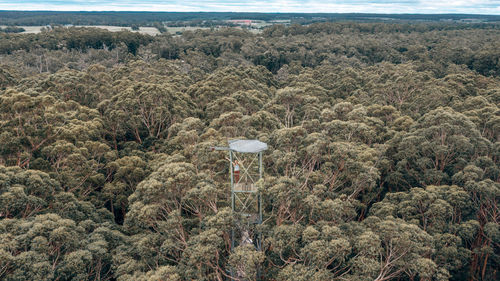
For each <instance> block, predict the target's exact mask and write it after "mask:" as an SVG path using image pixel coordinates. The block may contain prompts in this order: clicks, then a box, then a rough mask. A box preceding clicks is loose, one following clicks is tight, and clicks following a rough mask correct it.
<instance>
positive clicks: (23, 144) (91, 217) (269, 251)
mask: <svg viewBox="0 0 500 281" xmlns="http://www.w3.org/2000/svg"><path fill="white" fill-rule="evenodd" d="M7 19H8V18H7ZM155 20H156V19H155ZM13 24H20V23H19V22H13ZM499 107H500V30H499V26H498V25H496V24H450V23H446V24H445V23H436V22H433V23H420V24H417V23H354V22H340V23H314V24H310V25H297V24H294V25H290V26H284V25H273V26H271V27H268V28H266V29H265V30H263V32H262V33H258V34H255V33H251V32H249V31H247V30H244V29H241V28H219V29H213V30H196V31H186V32H183V34H182V35H171V34H168V33H164V34H162V35H157V36H149V35H141V34H138V33H133V32H129V31H120V32H109V31H106V30H102V29H98V28H81V27H55V28H53V29H46V30H44V31H43V32H41V33H39V34H12V33H6V32H0V144H1V145H0V279H1V280H119V281H121V280H358V281H364V280H367V281H368V280H378V281H382V280H408V281H410V280H422V281H425V280H427V281H431V280H440V281H441V280H469V281H475V280H498V278H499V272H498V269H499V268H500V252H499V246H500V230H499V214H500V211H499V204H498V203H499V197H500V165H499V164H500V110H499ZM230 139H258V140H260V141H262V142H266V143H267V144H268V146H269V149H268V150H266V151H265V152H264V154H263V155H264V156H263V165H264V179H263V181H261V182H259V186H260V187H259V191H260V193H261V195H262V199H263V223H262V224H261V225H258V226H256V227H255V229H254V231H255V233H259V235H260V237H261V240H260V241H261V242H262V243H261V245H259V246H260V247H255V246H254V245H253V244H252V243H246V244H244V243H242V244H241V245H239V246H237V247H231V233H232V230H234V229H237V228H238V227H239V223H240V222H241V221H242V220H244V218H241V217H239V216H238V214H237V213H233V212H232V211H231V200H230V176H229V170H230V163H229V162H228V161H227V159H226V157H227V152H226V151H212V150H211V149H210V148H211V147H213V146H226V145H227V143H228V140H230ZM256 235H257V234H256ZM231 272H233V274H232V275H231ZM234 272H237V273H236V274H234ZM231 276H232V277H231Z"/></svg>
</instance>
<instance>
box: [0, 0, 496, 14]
mask: <svg viewBox="0 0 500 281" xmlns="http://www.w3.org/2000/svg"><path fill="white" fill-rule="evenodd" d="M0 10H45V11H47V10H51V11H155V12H158V11H165V12H198V11H207V12H264V13H266V12H268V13H271V12H272V13H276V12H279V13H318V12H321V13H384V14H391V13H398V14H400V13H404V14H412V13H420V14H444V13H461V14H490V15H500V0H448V1H446V0H445V1H442V0H375V1H366V0H350V1H349V0H333V1H332V0H302V1H300V0H267V1H264V0H249V1H241V0H197V1H191V0H167V1H166V0H142V1H137V0H134V1H132V0H121V1H109V0H101V1H97V0H46V1H43V0H42V1H33V0H0Z"/></svg>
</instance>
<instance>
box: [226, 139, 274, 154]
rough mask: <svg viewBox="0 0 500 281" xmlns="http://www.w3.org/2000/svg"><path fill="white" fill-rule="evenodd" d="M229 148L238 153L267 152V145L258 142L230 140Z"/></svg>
mask: <svg viewBox="0 0 500 281" xmlns="http://www.w3.org/2000/svg"><path fill="white" fill-rule="evenodd" d="M229 148H230V149H231V150H233V151H236V152H242V153H258V152H261V151H264V150H267V143H265V142H261V141H258V140H229Z"/></svg>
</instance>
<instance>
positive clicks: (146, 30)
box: [0, 25, 160, 35]
mask: <svg viewBox="0 0 500 281" xmlns="http://www.w3.org/2000/svg"><path fill="white" fill-rule="evenodd" d="M0 27H2V28H4V27H6V26H0ZM19 27H22V28H24V29H25V30H26V31H24V32H22V33H40V32H41V31H42V28H44V27H45V26H41V25H38V26H19ZM75 27H96V28H102V29H106V30H109V31H111V32H117V31H121V30H128V31H132V32H140V33H142V34H148V35H158V34H160V32H159V31H158V29H156V27H140V28H139V30H137V31H136V30H132V28H131V27H128V26H111V25H75Z"/></svg>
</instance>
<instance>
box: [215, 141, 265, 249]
mask: <svg viewBox="0 0 500 281" xmlns="http://www.w3.org/2000/svg"><path fill="white" fill-rule="evenodd" d="M228 144H229V146H228V147H213V149H214V150H227V151H229V162H230V165H229V170H230V171H229V174H230V181H231V208H232V210H233V213H236V214H237V215H238V217H240V218H241V219H240V220H239V221H238V223H237V226H236V229H234V228H233V230H232V233H231V250H233V249H234V248H235V247H236V246H238V245H243V244H253V245H254V246H255V247H256V249H257V250H260V249H261V237H260V234H259V233H257V232H258V231H256V228H255V226H256V225H259V224H261V223H262V197H261V194H260V192H259V188H258V184H259V181H260V180H261V179H262V177H263V171H264V169H263V166H262V153H263V151H265V150H267V144H266V143H264V142H261V141H258V140H229V141H228Z"/></svg>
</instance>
